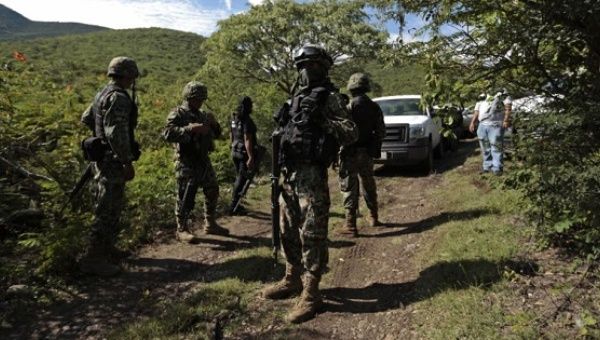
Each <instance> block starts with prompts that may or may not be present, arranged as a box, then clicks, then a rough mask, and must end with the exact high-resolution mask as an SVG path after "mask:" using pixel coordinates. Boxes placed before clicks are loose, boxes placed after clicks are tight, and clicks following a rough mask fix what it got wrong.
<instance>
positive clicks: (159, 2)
mask: <svg viewBox="0 0 600 340" xmlns="http://www.w3.org/2000/svg"><path fill="white" fill-rule="evenodd" d="M2 3H3V4H4V5H5V6H7V7H9V8H11V9H13V10H15V11H17V12H19V13H21V14H23V15H24V16H26V17H28V18H29V19H31V20H38V21H62V22H81V23H86V24H91V25H99V26H105V27H109V28H135V27H165V28H171V29H176V30H181V31H186V32H194V33H198V34H202V35H209V34H211V33H212V32H214V31H215V30H216V27H217V21H218V20H221V19H225V18H227V17H229V15H230V14H231V13H230V12H229V11H228V10H227V9H225V8H223V9H207V8H205V7H202V5H199V4H198V3H199V1H192V0H85V1H82V0H52V1H36V0H2ZM226 5H227V6H231V0H226Z"/></svg>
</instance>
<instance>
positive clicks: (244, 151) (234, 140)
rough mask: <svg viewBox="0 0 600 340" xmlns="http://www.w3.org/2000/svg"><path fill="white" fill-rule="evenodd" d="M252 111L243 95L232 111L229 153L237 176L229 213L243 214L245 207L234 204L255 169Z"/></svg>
mask: <svg viewBox="0 0 600 340" xmlns="http://www.w3.org/2000/svg"><path fill="white" fill-rule="evenodd" d="M250 113H252V99H251V98H250V97H243V98H242V99H241V101H240V104H239V105H238V107H237V108H236V110H235V112H234V113H233V119H232V120H231V154H232V158H233V164H234V165H235V172H236V173H237V177H236V179H235V183H234V185H233V190H232V193H231V206H230V208H229V214H231V215H234V214H240V215H242V214H245V213H246V209H245V208H244V207H243V206H241V205H238V207H237V209H235V207H236V204H238V202H239V200H241V199H242V191H243V187H244V184H245V182H246V181H247V180H248V179H251V176H252V175H251V172H253V171H255V165H256V161H257V155H256V150H257V143H256V124H254V120H252V117H250Z"/></svg>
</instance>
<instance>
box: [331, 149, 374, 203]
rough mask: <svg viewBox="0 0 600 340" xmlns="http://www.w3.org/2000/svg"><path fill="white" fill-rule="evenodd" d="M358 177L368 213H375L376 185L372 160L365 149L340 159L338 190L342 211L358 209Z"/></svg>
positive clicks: (357, 150)
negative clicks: (342, 205)
mask: <svg viewBox="0 0 600 340" xmlns="http://www.w3.org/2000/svg"><path fill="white" fill-rule="evenodd" d="M359 177H360V182H361V184H362V192H363V197H364V199H365V203H366V204H367V207H368V208H369V210H370V211H377V185H376V184H375V179H374V178H373V158H372V157H371V156H369V154H368V152H367V149H366V148H357V149H356V152H354V153H353V154H350V155H342V157H341V159H340V170H339V180H340V190H341V191H342V196H343V198H344V202H343V203H344V209H346V211H350V212H356V210H357V209H358V200H359V197H358V192H359V188H358V187H359Z"/></svg>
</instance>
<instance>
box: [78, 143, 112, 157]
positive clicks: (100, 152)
mask: <svg viewBox="0 0 600 340" xmlns="http://www.w3.org/2000/svg"><path fill="white" fill-rule="evenodd" d="M81 150H82V151H83V157H84V158H85V159H86V160H87V161H90V162H99V161H101V160H102V159H103V158H104V155H105V154H106V152H107V151H108V150H109V147H108V145H107V144H106V142H105V141H104V140H103V139H102V138H100V137H88V138H86V139H84V140H83V141H81Z"/></svg>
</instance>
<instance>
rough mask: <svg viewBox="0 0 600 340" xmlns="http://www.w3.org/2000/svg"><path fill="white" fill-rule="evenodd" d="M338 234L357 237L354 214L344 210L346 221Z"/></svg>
mask: <svg viewBox="0 0 600 340" xmlns="http://www.w3.org/2000/svg"><path fill="white" fill-rule="evenodd" d="M339 233H340V234H341V235H350V236H353V237H357V236H358V229H356V212H352V211H349V210H346V220H345V221H344V226H343V227H342V230H340V232H339Z"/></svg>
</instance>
